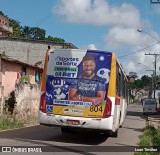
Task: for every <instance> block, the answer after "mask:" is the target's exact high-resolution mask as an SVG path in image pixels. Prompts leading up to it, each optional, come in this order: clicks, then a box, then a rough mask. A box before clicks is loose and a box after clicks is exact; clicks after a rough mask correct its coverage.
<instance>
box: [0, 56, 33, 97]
mask: <svg viewBox="0 0 160 155" xmlns="http://www.w3.org/2000/svg"><path fill="white" fill-rule="evenodd" d="M22 66H23V64H19V63H16V62H12V61H7V60H4V59H2V66H1V67H2V86H4V92H3V95H4V96H5V97H7V96H8V95H9V94H10V92H12V91H13V90H15V84H16V81H17V73H21V71H22ZM26 68H27V69H26V74H27V75H29V76H30V83H31V84H35V68H34V67H30V66H27V67H26Z"/></svg>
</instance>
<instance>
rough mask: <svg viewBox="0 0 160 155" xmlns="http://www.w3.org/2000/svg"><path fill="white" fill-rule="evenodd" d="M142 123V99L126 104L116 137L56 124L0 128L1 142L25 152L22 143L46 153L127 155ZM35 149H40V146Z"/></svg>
mask: <svg viewBox="0 0 160 155" xmlns="http://www.w3.org/2000/svg"><path fill="white" fill-rule="evenodd" d="M144 127H145V119H144V117H143V115H142V105H141V103H135V104H131V105H129V106H128V112H127V117H126V120H125V122H124V124H123V127H122V128H120V129H119V133H118V138H112V137H107V136H104V135H103V134H92V133H83V134H82V133H74V134H64V133H63V134H62V133H61V130H60V128H58V127H45V126H40V125H39V126H32V127H28V128H22V129H15V130H8V131H3V132H0V146H16V148H18V147H20V146H22V148H21V150H22V149H24V150H23V151H24V152H25V149H26V148H25V147H31V148H32V147H40V148H41V149H42V151H43V150H44V151H48V152H47V154H52V155H53V154H60V155H61V154H65V155H67V154H68V155H69V154H89V155H96V154H113V155H114V154H115V155H117V154H127V155H130V154H134V150H135V147H136V146H138V143H139V136H140V135H141V134H142V131H143V128H144ZM43 146H45V147H43ZM132 147H133V148H132ZM11 149H13V148H11ZM27 149H28V148H27ZM35 149H36V148H35ZM38 149H39V148H38ZM38 149H37V150H38ZM13 150H14V149H13ZM13 150H12V151H13ZM14 151H16V149H15V150H14ZM38 151H40V149H39V150H38ZM77 151H80V152H77ZM1 154H2V153H1ZM3 154H11V153H3ZM14 154H22V153H14ZM29 154H31V153H29ZM34 154H35V153H34ZM43 154H44V153H43ZM45 154H46V153H45Z"/></svg>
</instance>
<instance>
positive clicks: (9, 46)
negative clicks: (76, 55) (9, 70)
mask: <svg viewBox="0 0 160 155" xmlns="http://www.w3.org/2000/svg"><path fill="white" fill-rule="evenodd" d="M65 45H70V44H69V43H66V44H55V43H53V42H47V41H36V40H27V39H15V38H0V54H2V53H4V52H5V54H6V55H8V56H10V57H11V58H14V59H17V60H19V61H22V62H25V63H28V64H31V65H34V64H35V63H36V62H38V61H43V63H42V64H41V65H40V66H39V67H43V65H44V58H45V52H46V50H47V48H48V46H50V47H51V48H53V49H57V48H63V47H64V46H65ZM71 45H72V44H71ZM72 46H73V47H75V46H74V45H72ZM73 47H72V48H73ZM75 48H76V47H75Z"/></svg>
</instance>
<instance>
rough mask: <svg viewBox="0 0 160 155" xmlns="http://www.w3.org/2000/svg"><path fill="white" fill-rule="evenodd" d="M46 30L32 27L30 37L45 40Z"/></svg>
mask: <svg viewBox="0 0 160 155" xmlns="http://www.w3.org/2000/svg"><path fill="white" fill-rule="evenodd" d="M45 34H46V31H45V30H44V29H41V28H39V27H31V28H30V34H29V36H30V38H31V39H36V40H44V39H45Z"/></svg>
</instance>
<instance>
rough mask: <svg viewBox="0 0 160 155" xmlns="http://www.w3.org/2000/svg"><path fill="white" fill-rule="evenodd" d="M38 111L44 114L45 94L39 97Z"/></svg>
mask: <svg viewBox="0 0 160 155" xmlns="http://www.w3.org/2000/svg"><path fill="white" fill-rule="evenodd" d="M39 110H40V111H42V112H46V93H45V92H44V93H43V94H42V95H41V99H40V108H39Z"/></svg>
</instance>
